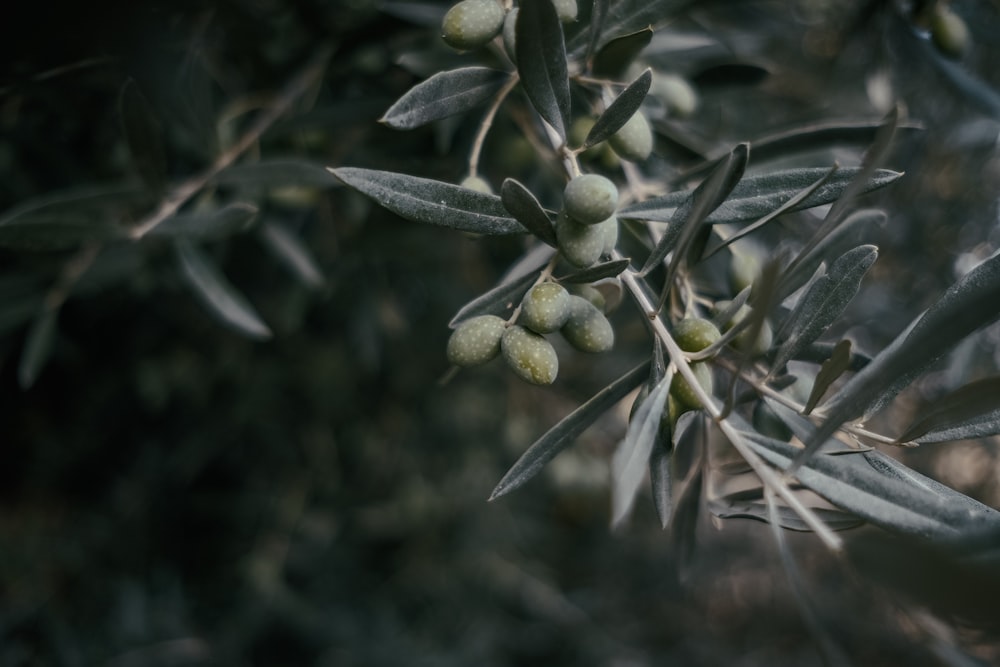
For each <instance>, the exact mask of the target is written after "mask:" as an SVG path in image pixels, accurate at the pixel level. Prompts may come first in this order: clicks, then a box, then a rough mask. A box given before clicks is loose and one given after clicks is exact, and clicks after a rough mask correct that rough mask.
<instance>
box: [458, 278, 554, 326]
mask: <svg viewBox="0 0 1000 667" xmlns="http://www.w3.org/2000/svg"><path fill="white" fill-rule="evenodd" d="M538 273H539V271H538V270H535V271H531V272H530V273H527V274H525V275H523V276H521V277H519V278H516V279H514V280H512V281H510V282H507V283H501V284H500V285H497V286H496V287H494V288H493V289H491V290H490V291H488V292H486V293H485V294H481V295H479V296H478V297H476V298H475V299H473V300H472V301H470V302H469V303H467V304H465V305H464V306H462V308H461V309H460V310H459V311H458V312H457V313H455V316H454V317H453V318H451V322H449V323H448V326H449V327H451V328H452V329H454V328H455V327H457V326H458V325H459V324H461V323H462V322H464V321H465V320H467V319H469V318H471V317H476V316H477V315H499V316H504V315H509V314H510V313H511V312H513V310H514V307H515V306H517V304H519V303H520V302H521V298H522V297H523V296H524V294H525V292H527V291H528V288H529V287H531V286H532V285H534V284H535V281H537V280H538Z"/></svg>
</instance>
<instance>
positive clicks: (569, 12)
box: [552, 0, 578, 23]
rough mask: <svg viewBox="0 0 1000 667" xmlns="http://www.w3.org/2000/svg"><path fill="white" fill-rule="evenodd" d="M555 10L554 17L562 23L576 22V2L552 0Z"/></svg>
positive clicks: (574, 0) (571, 0)
mask: <svg viewBox="0 0 1000 667" xmlns="http://www.w3.org/2000/svg"><path fill="white" fill-rule="evenodd" d="M552 4H553V5H554V6H555V8H556V15H557V16H558V17H559V20H560V21H562V22H563V23H570V22H572V21H575V20H576V15H577V12H578V9H577V6H576V0H552Z"/></svg>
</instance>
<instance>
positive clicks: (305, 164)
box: [212, 158, 338, 189]
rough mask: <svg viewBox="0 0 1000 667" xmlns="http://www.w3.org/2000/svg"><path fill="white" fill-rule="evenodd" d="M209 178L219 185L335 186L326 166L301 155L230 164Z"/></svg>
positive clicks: (272, 186) (271, 186) (334, 180)
mask: <svg viewBox="0 0 1000 667" xmlns="http://www.w3.org/2000/svg"><path fill="white" fill-rule="evenodd" d="M212 181H213V182H214V183H219V184H222V185H238V186H250V187H260V188H265V189H273V188H277V187H285V186H289V185H297V186H303V187H314V188H328V187H331V186H334V185H338V183H337V180H336V179H335V178H333V175H332V174H331V173H330V171H329V170H328V169H327V168H326V167H324V166H323V165H322V164H320V163H318V162H313V161H312V160H306V159H304V158H280V159H273V160H260V161H258V162H246V163H241V164H234V165H232V166H230V167H226V168H225V169H223V170H222V171H220V172H219V173H218V174H216V175H215V176H214V177H213V178H212Z"/></svg>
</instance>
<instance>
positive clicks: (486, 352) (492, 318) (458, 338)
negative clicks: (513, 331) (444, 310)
mask: <svg viewBox="0 0 1000 667" xmlns="http://www.w3.org/2000/svg"><path fill="white" fill-rule="evenodd" d="M505 328H506V323H505V322H504V321H503V320H502V319H501V318H499V317H497V316H496V315H480V316H478V317H473V318H470V319H468V320H465V321H464V322H462V323H461V324H459V325H458V328H456V329H455V331H454V332H452V334H451V338H449V339H448V349H447V356H448V361H449V362H451V363H453V364H455V365H456V366H461V367H463V368H468V367H470V366H478V365H480V364H485V363H486V362H487V361H489V360H490V359H492V358H493V357H495V356H497V355H498V354H499V353H500V338H501V336H503V332H504V329H505Z"/></svg>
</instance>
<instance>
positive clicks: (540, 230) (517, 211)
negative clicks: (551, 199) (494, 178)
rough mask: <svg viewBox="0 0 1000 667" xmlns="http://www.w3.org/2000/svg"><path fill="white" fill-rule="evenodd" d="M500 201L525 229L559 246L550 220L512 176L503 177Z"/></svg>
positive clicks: (531, 195) (551, 244) (536, 201)
mask: <svg viewBox="0 0 1000 667" xmlns="http://www.w3.org/2000/svg"><path fill="white" fill-rule="evenodd" d="M500 201H501V203H502V204H503V207H504V208H505V209H507V212H508V213H510V214H511V215H512V216H514V219H515V220H517V221H518V222H520V223H521V224H522V225H523V226H524V228H525V229H527V230H528V231H529V232H531V233H532V234H534V235H535V236H537V237H538V238H539V239H541V240H542V241H544V242H545V243H547V244H549V245H550V246H552V247H553V248H557V247H558V246H559V242H558V240H557V239H556V230H555V227H553V226H552V220H550V219H549V216H548V214H547V213H545V209H543V208H542V205H541V204H539V203H538V200H537V199H535V195H533V194H531V191H530V190H528V188H526V187H524V186H523V185H521V183H520V182H518V181H516V180H514V179H513V178H507V179H504V182H503V185H501V186H500Z"/></svg>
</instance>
